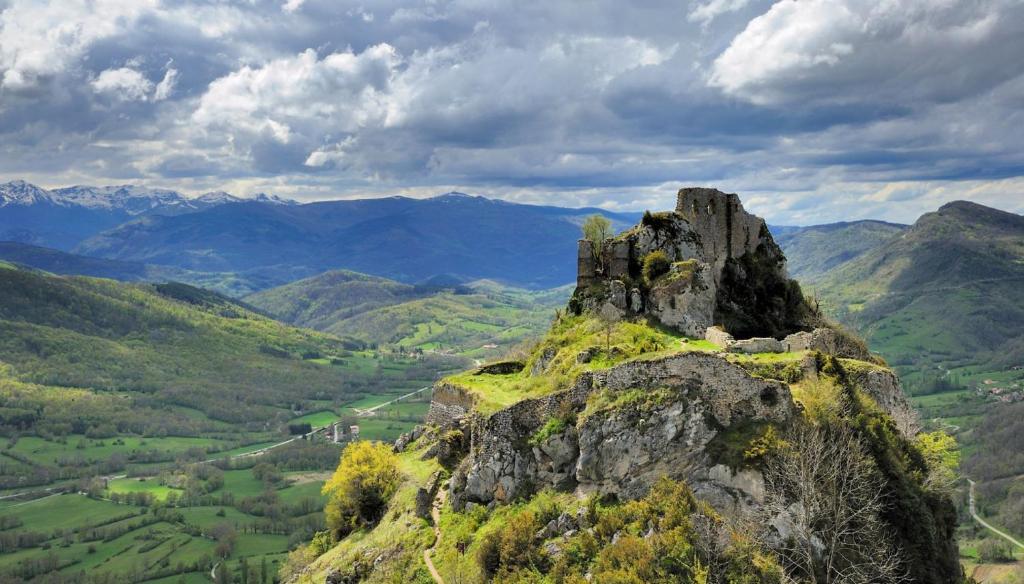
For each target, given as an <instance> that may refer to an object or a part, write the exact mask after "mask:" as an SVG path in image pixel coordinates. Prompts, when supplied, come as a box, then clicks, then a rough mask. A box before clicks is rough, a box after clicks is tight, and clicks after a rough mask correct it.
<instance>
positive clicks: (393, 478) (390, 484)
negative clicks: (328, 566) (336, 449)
mask: <svg viewBox="0 0 1024 584" xmlns="http://www.w3.org/2000/svg"><path fill="white" fill-rule="evenodd" d="M400 482H401V472H400V471H399V470H398V457H397V456H395V454H394V452H392V451H391V448H389V447H388V446H386V445H384V444H378V443H374V442H369V441H359V442H353V443H351V444H349V445H348V446H346V447H345V450H344V452H342V454H341V462H340V463H339V464H338V468H337V470H335V471H334V475H333V476H332V477H331V479H330V480H329V481H327V482H326V483H325V484H324V488H323V493H324V494H325V495H327V496H328V500H327V506H326V507H325V508H324V513H325V514H326V515H327V526H328V527H329V528H330V529H331V531H332V532H334V534H335V535H336V536H339V537H340V536H344V535H346V534H348V533H349V532H351V531H353V530H355V529H358V528H359V527H362V526H364V525H369V524H372V523H375V522H376V521H377V520H379V519H380V518H381V516H382V515H383V514H384V511H385V509H386V507H387V504H388V501H389V500H390V499H391V496H392V495H394V494H395V491H397V490H398V484H399V483H400Z"/></svg>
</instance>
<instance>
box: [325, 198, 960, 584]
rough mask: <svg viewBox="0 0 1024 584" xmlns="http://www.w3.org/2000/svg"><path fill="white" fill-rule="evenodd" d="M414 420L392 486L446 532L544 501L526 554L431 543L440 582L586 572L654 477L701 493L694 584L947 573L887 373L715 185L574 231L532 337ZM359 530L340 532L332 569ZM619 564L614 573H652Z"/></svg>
mask: <svg viewBox="0 0 1024 584" xmlns="http://www.w3.org/2000/svg"><path fill="white" fill-rule="evenodd" d="M652 257H655V258H657V259H658V261H657V262H655V261H652V260H651V258H652ZM662 258H663V259H662ZM655 263H658V264H660V269H652V264H655ZM427 422H428V424H427V425H426V426H424V427H422V428H419V429H417V430H416V431H415V432H413V433H411V434H409V435H406V436H403V437H402V439H400V440H399V441H398V442H397V443H396V445H395V449H396V450H397V451H398V452H400V453H401V456H403V457H406V458H407V459H408V460H413V459H415V460H417V461H427V462H430V463H432V464H436V465H437V466H436V467H434V468H436V469H437V471H436V472H435V473H433V474H432V475H431V478H430V480H429V481H426V482H419V483H417V486H416V488H417V489H418V494H417V495H416V496H415V497H410V498H409V500H410V501H412V500H415V501H416V504H415V507H416V510H415V511H416V513H417V514H418V515H419V516H421V517H427V516H428V513H429V510H430V507H431V501H433V500H434V499H435V496H436V495H437V494H438V493H441V494H443V495H444V496H443V497H440V498H438V499H437V500H438V501H444V500H446V503H444V504H443V505H441V506H440V507H439V508H438V509H439V512H440V514H439V517H440V519H441V526H442V527H444V526H448V527H449V529H454V528H453V527H452V526H459V525H461V526H465V525H473V526H475V527H473V528H472V529H473V530H478V531H479V533H481V534H487V533H490V532H492V531H493V532H498V531H499V530H500V529H504V528H503V527H499V526H503V525H505V522H506V521H511V519H509V516H510V514H511V513H519V514H518V515H514V517H516V518H520V519H522V520H523V521H526V520H527V516H528V515H529V516H532V515H530V514H535V513H539V514H540V515H542V516H544V517H548V516H551V520H550V522H549V523H548V524H547V525H546V526H543V527H544V528H543V529H540V530H539V531H537V533H536V535H532V536H530V535H524V536H522V537H525V538H526V539H525V540H524V542H521V543H522V545H524V546H526V547H527V548H530V549H533V550H535V553H536V555H535V556H530V557H531V558H532V559H531V560H530V562H529V565H528V566H527V565H525V564H517V563H516V561H517V560H514V559H506V558H505V556H503V555H502V553H503V552H501V553H499V551H500V550H501V549H504V548H501V545H505V543H501V544H500V545H498V548H496V549H498V550H499V551H496V552H494V554H496V555H487V554H489V553H490V552H488V551H487V550H489V549H491V548H489V547H488V546H490V545H491V544H490V543H488V540H487V538H486V537H483V536H481V537H479V538H476V539H474V538H473V537H471V536H468V535H458V534H454V533H453V534H452V535H451V536H448V537H449V539H452V538H454V539H456V540H457V541H456V542H454V543H452V542H448V543H435V545H434V548H435V550H439V552H438V553H440V554H441V555H440V556H439V558H441V559H439V561H441V562H442V564H443V562H448V564H447V566H448V567H447V569H449V570H452V572H450V573H452V574H453V575H454V574H455V573H456V572H457V573H458V574H462V570H470V571H471V572H472V571H474V570H476V571H478V572H479V577H480V578H485V579H490V578H494V579H496V580H499V581H549V580H550V581H554V582H562V581H573V582H575V581H579V580H573V579H572V578H569V579H561V578H562V576H558V577H556V578H555V579H551V578H552V577H551V576H550V574H548V572H547V570H549V569H550V570H553V571H554V573H556V574H563V576H564V573H565V572H564V571H565V570H568V571H569V572H568V573H570V574H577V575H578V576H579V577H583V576H585V575H588V574H589V576H587V577H586V578H584V579H588V580H592V581H596V582H600V581H604V578H602V577H598V576H595V574H600V573H602V572H601V570H603V569H605V568H607V567H608V565H607V564H606V563H603V562H606V559H605V560H602V559H601V558H603V557H605V556H604V554H606V553H607V554H615V553H620V552H619V551H615V549H616V546H619V545H620V538H621V537H622V536H624V535H628V534H630V533H633V532H632V531H630V529H633V528H630V527H629V526H628V524H622V523H615V522H612V523H613V524H614V525H618V527H615V528H614V529H611V528H608V527H607V526H602V524H601V521H602V519H601V518H602V517H606V518H607V517H610V516H605V515H602V514H603V513H612V514H613V515H614V514H615V513H626V514H628V513H630V512H632V511H630V510H631V509H632V510H635V509H637V508H638V507H636V505H640V506H641V507H643V506H644V505H655V504H656V502H657V501H662V499H661V497H662V496H663V491H664V489H666V488H668V487H665V483H664V481H666V480H671V481H678V483H677V484H685V487H683V488H684V490H686V492H688V493H692V494H693V496H695V497H696V500H699V501H703V502H702V503H699V504H698V503H694V504H693V505H695V506H693V507H688V508H689V509H690V511H689V513H692V516H691V517H690V519H688V520H687V522H688V523H686V525H688V526H689V527H687V528H686V529H688V530H690V531H692V533H691V535H690V536H688V537H692V538H693V540H692V543H690V544H688V545H690V546H691V547H692V549H691V552H688V553H692V554H694V558H696V559H695V560H694V561H696V562H698V564H701V565H706V566H716V567H715V568H714V570H711V568H709V573H708V574H706V575H705V576H704V577H705V578H706V579H705V580H703V581H706V582H725V581H744V582H779V581H783V580H782V578H791V579H792V580H793V581H830V582H897V581H910V582H929V583H932V582H934V583H952V582H960V581H962V573H961V570H960V568H959V564H958V560H957V551H956V545H955V542H954V540H953V531H954V529H955V526H956V514H955V510H954V509H953V506H952V503H951V501H950V498H949V496H948V495H947V494H946V491H945V490H943V488H941V487H939V486H937V485H938V483H939V481H938V480H937V479H935V477H936V476H938V475H940V474H941V471H942V470H943V469H941V468H940V465H939V463H938V462H937V461H936V460H935V459H933V458H930V457H929V455H928V454H927V453H926V452H925V451H924V450H922V449H921V447H920V443H921V440H922V439H921V437H920V436H919V435H918V429H917V426H916V423H915V420H914V417H913V413H912V410H911V409H910V407H909V406H908V404H907V400H906V398H905V397H904V395H903V392H902V390H901V387H900V383H899V379H898V378H897V377H896V376H895V374H893V372H892V371H891V370H889V369H888V368H887V367H886V366H885V364H884V363H883V362H881V361H880V360H878V359H876V358H874V357H872V356H871V355H870V354H869V353H868V352H867V350H866V348H865V347H864V346H863V343H861V342H859V341H857V340H856V339H854V338H852V337H850V336H849V335H848V334H846V333H844V332H843V331H842V330H839V329H838V328H836V327H834V326H831V325H829V324H828V323H826V322H825V321H824V320H823V319H822V318H821V317H820V316H819V315H818V313H817V311H816V310H815V308H814V306H813V305H811V304H810V303H808V302H807V301H806V300H805V299H804V297H803V295H802V293H801V292H800V288H799V286H798V285H797V284H796V283H795V282H793V281H791V280H789V279H788V278H787V276H786V269H785V257H784V255H783V254H782V252H781V250H780V249H779V247H778V246H777V245H776V244H775V243H774V241H773V240H772V237H771V235H770V234H769V233H768V230H767V229H766V227H765V224H764V221H763V220H762V219H760V218H758V217H756V216H753V215H751V214H749V213H747V212H746V211H744V209H743V207H742V205H741V204H740V201H739V198H738V197H737V196H736V195H733V194H725V193H722V192H720V191H717V190H713V189H698V188H687V189H683V190H681V191H680V192H679V196H678V200H677V204H676V209H675V210H674V211H672V212H665V213H646V214H645V215H644V218H643V220H642V222H641V223H640V224H639V225H636V226H635V227H633V228H631V229H629V230H626V231H625V232H623V233H621V234H619V235H617V236H615V237H612V238H609V239H607V240H605V241H601V242H593V241H588V240H584V241H581V242H580V245H579V256H578V280H577V289H576V291H575V293H574V295H573V297H572V300H571V301H570V305H569V307H568V309H567V310H566V311H565V313H562V314H559V315H558V316H557V318H556V320H555V322H554V324H553V325H552V327H551V330H550V332H549V333H548V334H547V336H545V337H544V338H543V339H542V340H541V341H540V342H539V343H538V344H537V345H536V346H535V347H534V348H533V349H532V350H531V351H529V352H528V354H526V355H524V356H523V357H522V358H520V359H509V360H507V361H503V362H499V363H491V364H488V365H485V366H482V367H480V368H478V369H477V370H474V371H469V372H465V373H462V374H458V375H453V376H450V377H448V378H446V379H444V380H442V381H440V382H439V383H438V384H437V385H436V386H435V388H434V396H433V401H432V404H431V407H430V412H429V414H428V419H427ZM808 436H811V437H816V438H814V439H808V438H807V437H808ZM422 463H423V462H417V463H415V464H422ZM410 464H411V463H410ZM787 465H790V466H787ZM844 465H845V466H844ZM809 468H810V469H812V470H813V472H810V473H809V474H806V475H805V474H802V471H804V470H807V469H809ZM449 476H450V480H448V481H447V485H446V486H444V480H445V478H446V477H449ZM797 480H802V481H803V482H801V483H799V484H797V483H794V482H791V481H797ZM844 481H850V483H849V484H847V483H844ZM837 485H843V486H837ZM828 489H832V490H828ZM825 491H828V494H827V495H826V494H824V493H825ZM812 493H813V495H812ZM680 496H683V495H680ZM688 496H690V495H686V497H688ZM684 498H685V497H684ZM552 500H555V501H559V503H558V505H556V509H555V510H552V511H550V512H548V511H543V509H549V508H550V501H552ZM630 501H632V502H634V503H627V502H630ZM823 501H829V502H828V503H823ZM680 504H682V503H680ZM595 505H596V507H595ZM631 505H632V506H631ZM701 505H705V506H706V507H701ZM581 506H582V508H581ZM506 508H509V509H513V510H515V509H518V510H520V511H512V510H510V511H502V509H506ZM559 509H560V510H561V511H560V513H561V514H559V511H558V510H559ZM574 509H576V511H573V510H574ZM587 509H589V511H588V510H587ZM603 509H604V510H605V511H602V510H603ZM608 509H618V511H614V513H613V512H612V511H608ZM701 509H704V511H701ZM842 509H848V510H849V509H852V510H854V511H852V512H851V514H850V515H849V516H843V515H842V513H843V512H842V511H841V510H842ZM396 513H397V511H396ZM552 514H553V515H552ZM588 517H589V519H587V518H588ZM595 518H596V519H595ZM545 521H546V520H545ZM593 521H597V522H598V524H597V525H593V524H592V522H593ZM616 521H618V520H616ZM659 521H661V520H659ZM645 525H646V526H645ZM658 525H661V523H652V522H649V523H647V524H638V526H637V527H635V529H634V531H635V535H636V537H638V538H640V539H639V540H638V541H639V542H640V543H636V545H637V546H641V547H642V545H650V546H653V548H652V549H654V550H655V552H654V553H659V552H657V550H658V549H661V548H659V547H658V546H659V545H661V544H660V543H659V542H662V541H663V540H662V539H660V538H662V537H663V535H662V534H661V532H660V531H659V529H660V528H659V527H658ZM699 525H703V526H704V527H701V528H700V529H698V528H697V526H699ZM382 527H383V526H382ZM382 527H378V528H377V529H378V530H380V529H382ZM509 529H511V528H509ZM517 529H518V530H519V531H522V529H524V528H522V527H520V528H517ZM609 530H610V531H609ZM694 530H696V531H694ZM840 531H841V532H842V533H838V532H840ZM501 533H506V532H505V531H501ZM509 533H511V532H509ZM851 534H855V535H851ZM441 537H442V540H441V541H442V542H443V541H444V538H445V537H446V536H445V535H444V530H443V529H442V530H441ZM495 537H497V536H495ZM501 537H505V536H501ZM508 537H510V538H511V537H513V536H512V535H508ZM580 538H582V539H580ZM501 541H502V542H505V540H504V539H502V540H501ZM644 541H646V542H648V543H646V544H642V542H644ZM587 542H590V543H587ZM716 542H717V543H716ZM724 542H731V543H724ZM744 542H746V543H744ZM506 543H507V542H506ZM343 544H344V542H343ZM641 544H642V545H641ZM367 545H368V544H366V543H365V542H364V543H351V544H344V545H342V546H339V550H342V551H339V552H337V554H338V555H336V556H334V557H335V558H336V559H335V563H334V564H333V565H334V567H335V569H337V570H340V569H339V568H338V563H337V562H338V560H337V558H341V557H345V558H350V559H351V558H353V557H357V556H358V554H360V553H362V554H368V553H369V552H368V551H367V548H366V546H367ZM378 545H381V546H384V547H387V546H386V544H384V543H379V544H378ZM446 545H447V546H452V547H451V548H450V549H451V550H452V551H451V552H450V554H451V555H448V556H446V555H444V553H443V552H444V549H445V546H446ZM495 545H497V544H495ZM509 545H511V544H509ZM579 546H583V547H579ZM588 546H589V547H588ZM595 546H596V547H595ZM602 546H605V547H602ZM467 549H468V550H469V551H470V552H474V551H475V553H476V554H477V555H476V556H475V557H477V558H480V559H479V562H477V563H473V562H472V561H467V560H465V559H464V558H465V556H466V555H467V553H466V550H467ZM360 550H361V551H360ZM587 550H590V551H587ZM609 550H610V551H609ZM693 550H697V551H693ZM744 550H745V551H744ZM794 550H797V551H799V553H796V552H794ZM677 551H678V550H677ZM378 552H379V549H378V548H374V553H378ZM396 553H397V552H396ZM621 553H626V552H621ZM629 553H634V554H635V553H641V552H639V551H636V550H634V551H632V552H629ZM567 554H568V555H567ZM588 554H589V555H588ZM751 554H752V555H751ZM797 556H799V557H797ZM387 557H389V556H388V555H387V554H386V553H384V554H381V555H379V556H378V557H377V558H376V559H373V561H374V562H386V558H387ZM380 558H385V560H380ZM445 558H447V559H445ZM460 558H461V559H460ZM488 558H489V559H488ZM567 558H572V559H571V560H570V559H567ZM588 558H589V559H588ZM729 558H732V559H731V560H730V559H729ZM364 561H365V560H364ZM467 562H468V563H467ZM574 562H575V563H574ZM729 562H733V564H731V565H732V567H731V568H729V567H726V566H727V565H729ZM567 563H568V565H567ZM545 566H546V567H545ZM766 566H767V568H766ZM730 570H733V571H730ZM736 570H738V571H739V572H738V573H739V574H742V575H743V576H742V578H741V579H740V580H737V579H736V578H738V577H739V576H737V572H736ZM444 571H445V568H444V565H442V569H441V573H442V574H443V573H444ZM343 573H344V570H340V571H339V572H338V574H336V575H339V574H340V575H343ZM527 573H529V574H532V576H528V575H526V574H527ZM670 573H671V571H670ZM851 573H856V577H853V578H847V577H845V576H844V577H840V575H841V574H847V575H849V574H851ZM771 574H775V576H771ZM783 574H784V576H783ZM340 575H339V578H340V577H341V576H340ZM459 577H460V578H461V576H459ZM673 577H674V578H677V579H676V580H672V581H691V580H690V579H693V578H694V576H693V575H692V574H691V575H690V576H688V577H682V576H678V575H677V576H673ZM517 578H520V579H517ZM522 578H525V579H522ZM639 578H640V579H639V580H635V579H634V580H627V581H650V580H653V579H655V578H654V577H653V576H651V577H650V578H645V577H639ZM687 578H690V579H687ZM343 579H344V578H342V580H343ZM609 581H620V580H614V578H613V579H612V580H609ZM785 581H791V580H785Z"/></svg>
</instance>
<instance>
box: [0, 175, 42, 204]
mask: <svg viewBox="0 0 1024 584" xmlns="http://www.w3.org/2000/svg"><path fill="white" fill-rule="evenodd" d="M49 201H50V193H49V192H47V191H46V190H45V189H41V188H39V187H37V186H36V185H34V184H31V183H27V182H25V181H23V180H13V181H11V182H9V183H6V184H0V207H7V206H13V205H19V206H28V205H35V204H39V203H46V202H49Z"/></svg>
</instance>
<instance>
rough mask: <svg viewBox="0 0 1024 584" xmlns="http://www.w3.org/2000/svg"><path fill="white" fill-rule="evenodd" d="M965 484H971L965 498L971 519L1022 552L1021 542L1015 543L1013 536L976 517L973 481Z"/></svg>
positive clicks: (1023, 544)
mask: <svg viewBox="0 0 1024 584" xmlns="http://www.w3.org/2000/svg"><path fill="white" fill-rule="evenodd" d="M967 482H968V483H970V484H971V488H970V490H969V491H968V498H967V500H968V503H969V507H970V510H971V517H973V518H974V520H975V521H977V522H978V523H979V524H981V525H982V526H983V527H985V528H986V529H988V530H989V531H991V532H992V533H994V534H996V535H998V536H999V537H1001V538H1003V539H1005V540H1006V541H1008V542H1010V543H1012V544H1013V545H1015V546H1017V547H1019V548H1020V549H1022V550H1024V543H1021V542H1019V541H1017V540H1016V539H1014V537H1013V536H1011V535H1009V534H1008V533H1006V532H1005V531H1002V530H1000V529H997V528H995V527H993V526H992V524H991V523H989V522H988V521H985V520H984V519H982V518H981V516H980V515H978V510H977V508H976V507H975V506H974V481H972V480H971V479H967Z"/></svg>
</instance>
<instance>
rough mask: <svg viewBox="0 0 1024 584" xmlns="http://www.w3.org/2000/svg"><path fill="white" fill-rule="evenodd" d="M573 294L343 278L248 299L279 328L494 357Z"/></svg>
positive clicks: (533, 332) (542, 324) (537, 328)
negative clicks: (283, 325) (280, 325)
mask: <svg viewBox="0 0 1024 584" xmlns="http://www.w3.org/2000/svg"><path fill="white" fill-rule="evenodd" d="M568 296H569V289H568V288H565V287H563V288H555V289H552V290H545V291H530V290H523V289H518V288H510V287H507V286H502V285H500V284H498V283H496V282H489V281H478V282H473V283H469V284H453V283H449V284H445V283H443V282H428V283H425V284H420V285H416V286H413V285H409V284H402V283H400V282H396V281H393V280H388V279H386V278H379V277H376V276H368V275H366V274H359V273H356V272H349V271H345V270H340V271H333V272H327V273H324V274H321V275H319V276H314V277H312V278H307V279H305V280H300V281H298V282H294V283H292V284H288V285H286V286H281V287H279V288H274V289H271V290H266V291H263V292H259V293H257V294H253V295H251V296H247V297H246V298H245V301H246V302H248V303H250V304H252V305H253V306H256V307H258V308H260V309H261V310H264V311H266V312H267V313H268V314H272V315H274V316H276V317H277V318H280V319H281V320H283V321H285V322H288V323H291V324H295V325H298V326H306V327H311V328H314V329H317V330H321V331H326V332H329V333H333V334H336V335H339V336H344V337H351V338H354V339H358V340H360V341H362V342H364V343H367V344H371V345H388V346H392V347H397V348H400V349H401V350H422V351H443V352H453V353H461V354H467V355H472V356H495V355H498V354H500V353H502V352H504V351H507V350H508V348H509V347H511V346H513V345H515V344H516V343H519V342H521V341H523V340H525V339H527V338H529V337H531V336H537V335H539V334H540V333H541V332H543V330H544V329H545V328H546V327H547V325H548V323H550V322H551V318H552V315H553V314H554V311H555V309H556V308H559V307H561V306H562V305H564V303H565V300H566V298H568Z"/></svg>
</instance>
